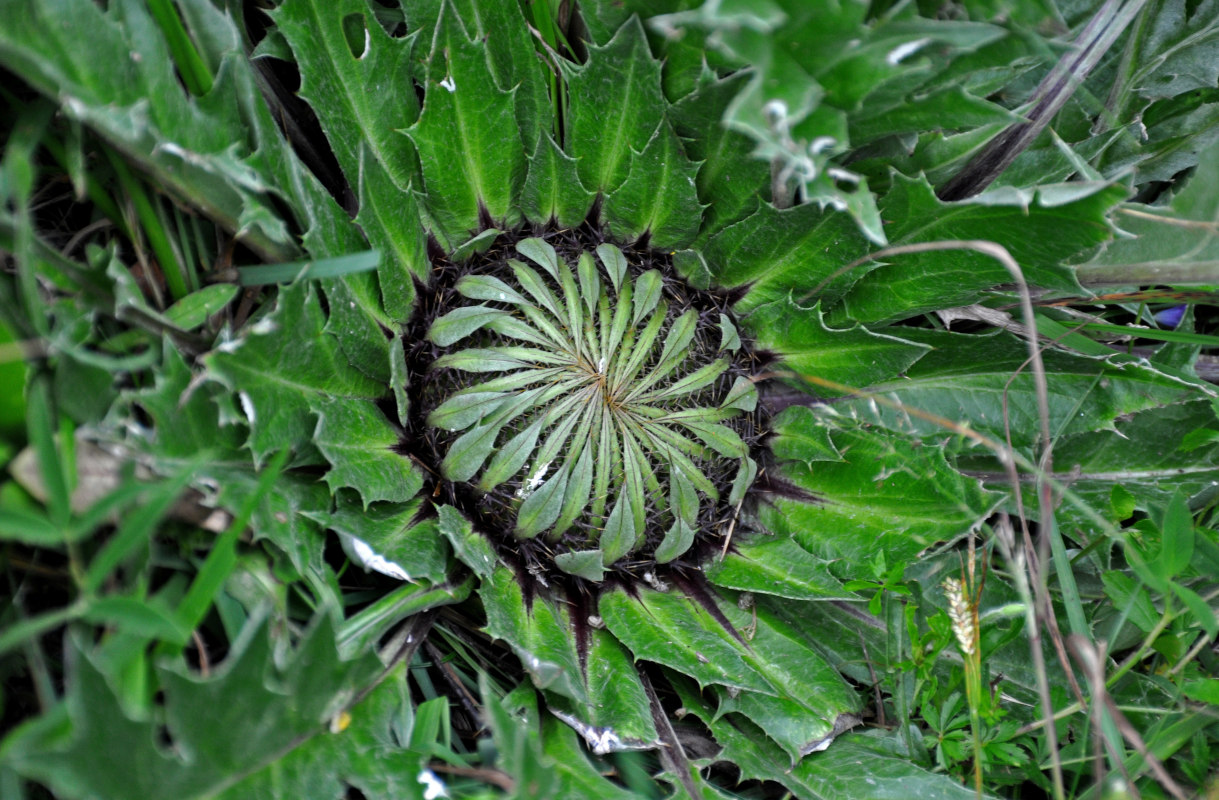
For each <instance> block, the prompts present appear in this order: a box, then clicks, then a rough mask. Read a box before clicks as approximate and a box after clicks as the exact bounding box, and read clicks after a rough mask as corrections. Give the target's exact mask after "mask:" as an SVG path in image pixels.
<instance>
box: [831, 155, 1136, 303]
mask: <svg viewBox="0 0 1219 800" xmlns="http://www.w3.org/2000/svg"><path fill="white" fill-rule="evenodd" d="M1125 192H1126V190H1125V189H1123V188H1121V187H1117V186H1112V185H1109V184H1104V183H1073V184H1061V185H1058V186H1040V187H1036V188H1033V189H1022V190H1017V189H1014V188H999V189H992V190H990V191H988V192H985V193H983V194H981V195H978V196H977V197H973V198H971V199H969V200H963V201H960V202H956V203H944V202H941V201H940V200H938V199H937V198H936V196H935V194H934V192H933V191H932V188H931V186H930V184H928V183H927V181H926V179H918V180H910V179H906V178H902V177H898V178H897V179H896V180H895V182H894V185H893V188H892V189H891V190H890V191H889V193H888V194H887V195H885V197H884V200H883V201H882V203H881V209H880V210H881V216H882V217H883V218H884V220H885V225H886V228H885V231H886V233H887V234H888V236H889V241H890V243H892V244H894V245H899V244H914V243H919V242H935V241H944V240H952V239H981V240H985V241H990V242H994V243H996V244H999V245H1002V246H1003V247H1005V248H1007V250H1008V252H1009V253H1011V255H1012V258H1014V259H1015V260H1016V263H1017V264H1019V265H1020V268H1021V270H1022V271H1023V273H1024V277H1025V279H1026V280H1027V281H1028V282H1029V283H1030V284H1035V285H1038V286H1043V287H1046V288H1056V289H1062V290H1064V291H1067V292H1072V293H1074V292H1078V291H1079V287H1078V284H1077V282H1076V280H1075V276H1074V272H1073V270H1072V269H1071V268H1070V267H1068V266H1065V265H1066V264H1069V263H1070V262H1071V260H1072V259H1077V258H1079V257H1080V256H1081V255H1083V254H1085V253H1086V252H1087V251H1088V250H1090V249H1091V248H1094V247H1096V246H1098V245H1100V244H1103V243H1104V242H1107V241H1108V240H1109V239H1110V238H1111V237H1112V233H1113V232H1112V228H1111V226H1110V223H1109V220H1108V214H1109V212H1110V211H1111V210H1112V209H1113V207H1114V206H1115V205H1116V204H1117V203H1118V202H1120V201H1121V200H1122V199H1123V198H1124V197H1125ZM887 261H888V263H887V264H884V265H881V266H878V267H876V268H875V269H872V270H871V271H869V272H867V274H866V275H864V276H863V277H861V278H860V279H859V281H858V283H856V284H855V285H854V286H853V287H852V288H851V290H850V293H849V295H848V296H847V298H846V301H845V304H844V306H843V314H845V315H846V316H847V317H848V318H850V319H853V320H856V321H859V322H864V323H868V322H884V321H892V320H898V319H905V318H907V317H911V316H915V315H917V314H920V313H922V312H924V311H931V310H934V309H938V308H948V307H952V306H961V305H968V304H970V303H975V302H977V301H978V300H979V298H980V297H981V294H982V292H983V291H984V290H986V289H989V288H991V287H994V286H998V285H1000V284H1006V283H1011V281H1012V277H1011V274H1010V273H1009V272H1008V271H1007V270H1006V269H1004V268H1003V266H1002V265H1001V264H1000V263H999V262H997V261H995V260H994V259H993V258H991V257H990V256H986V255H983V254H982V253H978V252H974V251H972V250H942V251H935V252H928V253H915V254H910V255H902V256H894V257H892V259H891V260H890V259H887Z"/></svg>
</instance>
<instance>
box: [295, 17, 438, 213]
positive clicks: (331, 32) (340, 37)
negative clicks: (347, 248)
mask: <svg viewBox="0 0 1219 800" xmlns="http://www.w3.org/2000/svg"><path fill="white" fill-rule="evenodd" d="M271 16H272V19H273V20H274V21H275V26H276V30H278V31H279V32H280V33H282V34H283V35H284V37H285V38H286V39H287V40H288V44H289V45H291V47H292V52H293V55H294V56H295V57H296V63H297V64H298V65H299V66H300V70H301V87H300V95H301V97H303V98H304V99H305V100H306V101H308V102H309V104H310V105H311V106H312V107H313V110H314V112H315V113H316V114H317V117H318V121H319V122H320V123H321V125H322V130H324V131H325V133H326V138H327V140H328V141H329V142H330V147H331V150H332V151H333V152H334V154H335V157H336V158H337V159H338V162H339V166H340V167H341V168H342V169H343V172H344V173H345V174H346V175H347V176H348V179H349V180H353V181H354V179H355V178H356V176H360V175H368V174H370V173H371V172H372V171H374V170H376V171H383V172H384V173H385V174H386V175H387V176H388V177H389V178H390V179H391V181H392V183H387V182H385V181H382V180H377V179H376V178H372V179H371V180H370V181H369V183H368V185H367V188H368V189H370V190H371V191H372V192H374V193H375V200H374V202H375V203H376V204H377V205H379V206H385V207H388V206H389V205H390V204H391V203H393V202H394V200H395V199H396V198H394V195H395V194H396V193H399V192H402V191H405V190H406V189H407V187H408V186H409V185H410V184H411V183H412V182H413V181H414V178H415V172H414V169H415V157H414V153H413V152H411V147H410V142H408V141H407V140H406V139H405V138H403V136H402V134H401V133H399V131H400V130H402V129H404V128H407V127H409V126H410V125H411V124H412V123H414V122H415V119H416V118H417V117H418V115H419V101H418V100H417V99H416V97H415V90H414V87H413V86H411V83H410V81H409V80H402V77H404V76H405V75H406V74H407V73H408V70H409V69H410V57H411V48H412V45H413V44H414V37H413V36H410V37H404V38H401V39H394V38H391V37H390V36H389V35H388V34H387V33H386V32H385V29H384V28H382V27H381V26H380V25H379V24H377V22H376V20H374V19H373V17H372V13H371V11H370V10H369V9H368V7H367V6H365V5H364V4H362V3H360V2H359V0H341V1H340V2H337V3H328V2H319V1H318V0H309V1H308V2H304V3H290V4H288V5H286V6H282V7H280V8H277V9H275V11H274V12H273V13H272V15H271ZM348 22H355V23H356V25H357V28H358V29H357V30H355V31H350V30H346V27H347V23H348ZM351 37H354V39H355V40H356V41H358V42H359V44H358V45H357V46H356V47H355V48H353V47H351V42H350V40H349V39H350V38H351ZM356 49H358V50H359V52H358V53H357V52H353V50H356ZM365 149H367V152H368V155H369V156H371V157H372V159H373V160H372V161H366V160H365V159H364V157H363V155H364V154H363V152H362V151H364V150H365Z"/></svg>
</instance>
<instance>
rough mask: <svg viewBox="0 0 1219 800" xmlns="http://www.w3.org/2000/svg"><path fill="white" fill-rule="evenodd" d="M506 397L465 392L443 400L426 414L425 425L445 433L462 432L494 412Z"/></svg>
mask: <svg viewBox="0 0 1219 800" xmlns="http://www.w3.org/2000/svg"><path fill="white" fill-rule="evenodd" d="M506 398H507V395H506V394H504V393H503V392H465V393H463V394H455V395H453V396H452V397H450V398H449V399H448V400H445V401H444V402H443V403H441V404H440V405H439V406H437V407H436V410H435V411H433V412H432V413H431V414H428V418H427V424H428V425H430V426H432V427H433V428H443V429H444V430H446V431H464V430H465V429H466V428H468V427H470V426H471V425H473V424H474V423H476V422H478V421H479V420H480V419H482V418H483V417H485V416H487V415H488V414H490V413H492V412H494V411H496V410H497V409H499V407H500V406H501V405H502V404H503V401H504V400H505V399H506Z"/></svg>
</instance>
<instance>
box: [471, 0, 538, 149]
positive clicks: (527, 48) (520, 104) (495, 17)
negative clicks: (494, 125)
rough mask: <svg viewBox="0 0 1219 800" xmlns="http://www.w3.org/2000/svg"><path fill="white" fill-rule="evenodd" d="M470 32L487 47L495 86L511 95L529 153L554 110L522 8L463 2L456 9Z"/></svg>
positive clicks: (478, 0) (477, 1) (502, 4)
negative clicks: (484, 42) (469, 26)
mask: <svg viewBox="0 0 1219 800" xmlns="http://www.w3.org/2000/svg"><path fill="white" fill-rule="evenodd" d="M457 7H458V8H459V10H460V11H461V16H462V19H464V20H466V22H467V25H473V26H475V27H474V28H471V31H472V32H473V31H475V30H476V32H477V37H476V38H478V39H482V40H485V41H486V43H487V61H488V64H489V66H490V68H491V73H492V74H493V75H494V76H495V82H496V85H497V86H499V88H500V89H502V90H503V91H505V92H507V91H513V93H514V99H515V101H516V121H517V126H518V127H519V128H520V131H521V141H522V142H524V144H525V149H526V151H527V152H530V151H533V150H534V149H535V147H536V145H537V143H538V142H539V141H540V139H541V138H542V137H543V135H544V132H545V131H547V130H549V128H550V125H551V120H552V118H553V116H554V110H553V108H552V106H551V101H550V89H549V86H548V84H549V83H550V82H551V76H550V72H549V70H548V69H547V66H546V64H545V63H544V62H543V60H542V59H540V58H539V57H538V50H537V49H536V41H535V40H534V38H533V36H532V35H531V32H530V30H529V28H528V25H527V23H526V20H525V18H524V17H523V16H522V12H523V11H524V7H520V6H514V5H512V4H511V3H487V2H481V1H480V0H476V1H475V2H468V0H463V2H462V3H460V4H458V6H457Z"/></svg>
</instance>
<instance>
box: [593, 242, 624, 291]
mask: <svg viewBox="0 0 1219 800" xmlns="http://www.w3.org/2000/svg"><path fill="white" fill-rule="evenodd" d="M597 257H598V258H600V259H601V266H603V267H604V268H605V274H606V275H609V279H610V283H612V284H613V285H614V293H615V294H618V293H619V292H621V291H622V286H623V284H624V283H625V282H626V256H624V255H622V251H621V250H619V249H618V248H617V247H615V246H614V245H612V244H610V243H608V242H606V243H605V244H599V245H597Z"/></svg>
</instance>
